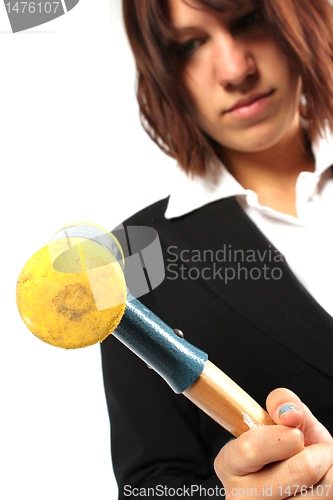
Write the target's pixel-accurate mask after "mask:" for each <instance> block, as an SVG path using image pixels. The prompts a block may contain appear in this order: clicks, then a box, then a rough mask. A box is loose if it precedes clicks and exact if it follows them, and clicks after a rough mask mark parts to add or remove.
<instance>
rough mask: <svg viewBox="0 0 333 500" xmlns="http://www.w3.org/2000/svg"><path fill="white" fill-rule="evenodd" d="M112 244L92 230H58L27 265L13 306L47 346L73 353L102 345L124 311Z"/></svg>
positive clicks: (118, 255)
mask: <svg viewBox="0 0 333 500" xmlns="http://www.w3.org/2000/svg"><path fill="white" fill-rule="evenodd" d="M122 263H123V254H122V250H121V247H120V244H119V242H118V241H117V239H116V238H115V237H114V236H113V235H112V234H111V233H108V232H107V231H105V230H104V229H102V228H100V227H98V226H95V225H92V224H75V225H72V226H68V227H66V228H63V229H62V230H61V231H59V232H58V233H56V234H55V235H54V237H53V238H52V239H51V241H50V242H49V243H48V244H47V245H45V246H44V247H43V248H41V249H40V250H39V251H38V252H37V253H35V254H34V255H33V256H32V257H31V259H30V260H29V261H28V262H27V263H26V265H25V266H24V268H23V269H22V272H21V274H20V276H19V278H18V282H17V305H18V309H19V312H20V314H21V317H22V319H23V321H24V323H25V324H26V325H27V327H28V328H29V330H30V331H31V332H32V333H33V334H34V335H36V337H38V338H39V339H41V340H43V341H44V342H47V343H48V344H51V345H54V346H57V347H63V348H65V349H76V348H79V347H86V346H89V345H92V344H95V343H96V342H101V341H102V340H104V339H105V338H106V337H107V336H108V335H109V334H110V333H112V331H113V330H114V329H115V328H116V327H117V326H118V324H119V322H120V320H121V318H122V316H123V314H124V310H125V305H126V283H125V278H124V273H123V269H122Z"/></svg>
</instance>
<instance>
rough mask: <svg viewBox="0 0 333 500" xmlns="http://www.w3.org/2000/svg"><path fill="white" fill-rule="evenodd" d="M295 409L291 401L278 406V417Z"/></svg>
mask: <svg viewBox="0 0 333 500" xmlns="http://www.w3.org/2000/svg"><path fill="white" fill-rule="evenodd" d="M293 410H297V408H296V406H295V405H294V404H292V403H285V404H283V405H281V406H280V407H279V408H278V415H279V418H281V417H283V415H285V414H286V413H288V412H290V411H293Z"/></svg>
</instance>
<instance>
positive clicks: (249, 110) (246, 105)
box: [223, 90, 274, 119]
mask: <svg viewBox="0 0 333 500" xmlns="http://www.w3.org/2000/svg"><path fill="white" fill-rule="evenodd" d="M273 92H274V90H270V91H269V92H260V93H258V92H257V93H253V94H250V95H249V96H247V97H245V98H243V99H239V100H238V101H237V102H236V103H235V104H233V105H232V106H230V108H228V109H227V110H226V111H224V113H223V114H229V115H232V116H233V117H235V118H239V119H242V118H244V119H246V118H251V117H253V116H255V115H257V114H259V113H261V112H262V111H264V109H266V107H267V105H268V102H269V99H270V97H271V95H272V94H273Z"/></svg>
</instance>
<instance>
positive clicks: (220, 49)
mask: <svg viewBox="0 0 333 500" xmlns="http://www.w3.org/2000/svg"><path fill="white" fill-rule="evenodd" d="M214 70H215V75H216V78H217V80H218V81H219V83H220V84H221V85H223V86H224V87H229V86H239V85H241V84H243V83H244V82H245V81H247V78H248V77H249V76H252V75H254V74H255V73H256V71H257V67H256V61H255V58H254V56H253V54H252V52H251V48H250V47H249V46H248V45H247V44H245V43H244V42H243V41H241V40H237V39H235V38H234V37H233V36H232V35H231V34H229V33H228V34H226V33H223V35H221V36H220V37H219V40H217V41H216V46H215V51H214Z"/></svg>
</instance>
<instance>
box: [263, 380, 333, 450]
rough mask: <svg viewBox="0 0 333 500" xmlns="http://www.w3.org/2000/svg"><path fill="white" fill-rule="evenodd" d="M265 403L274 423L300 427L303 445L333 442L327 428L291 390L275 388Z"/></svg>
mask: <svg viewBox="0 0 333 500" xmlns="http://www.w3.org/2000/svg"><path fill="white" fill-rule="evenodd" d="M266 404H267V411H268V413H269V414H270V416H271V418H272V419H273V421H274V422H275V423H276V424H281V425H286V426H290V427H299V428H300V429H301V431H302V432H303V434H304V443H305V446H308V445H310V444H315V443H321V442H329V443H333V438H332V436H331V434H330V433H329V432H328V430H327V429H326V428H325V427H324V426H323V425H322V424H321V423H320V422H319V421H318V420H317V419H316V417H315V416H314V415H313V414H312V413H311V411H310V410H309V408H308V407H307V406H306V405H304V403H302V401H301V400H300V399H299V397H298V396H296V394H295V393H293V392H292V391H289V390H288V389H275V390H274V391H272V392H271V393H270V394H269V396H268V398H267V402H266Z"/></svg>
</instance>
